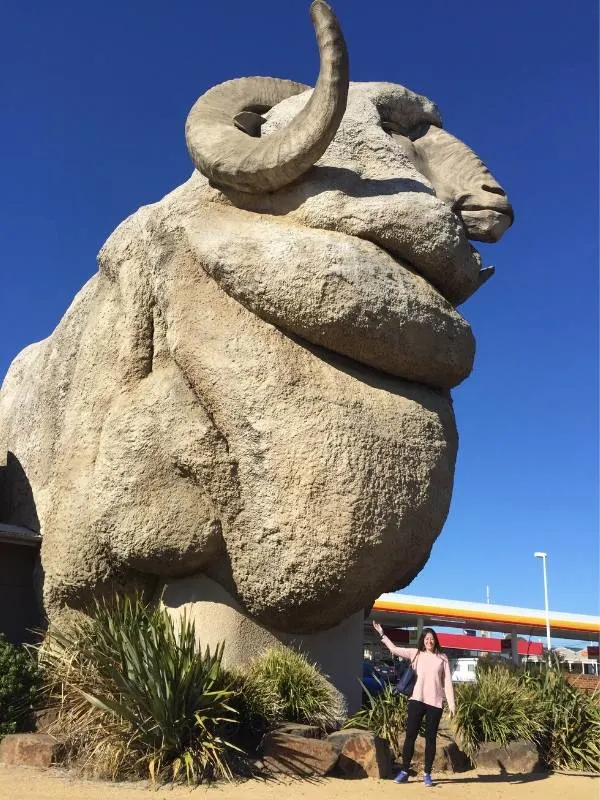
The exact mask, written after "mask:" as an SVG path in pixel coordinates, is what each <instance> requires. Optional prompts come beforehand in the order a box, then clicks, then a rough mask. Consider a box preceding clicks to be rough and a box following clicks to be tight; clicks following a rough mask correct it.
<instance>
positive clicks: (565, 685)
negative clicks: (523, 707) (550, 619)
mask: <svg viewBox="0 0 600 800" xmlns="http://www.w3.org/2000/svg"><path fill="white" fill-rule="evenodd" d="M557 667H558V665H555V668H554V669H546V670H544V671H543V672H541V673H540V672H538V673H529V672H527V673H525V674H524V675H523V677H522V682H523V683H524V684H525V685H526V686H527V687H528V688H529V689H530V690H531V691H533V692H534V693H535V697H536V704H537V706H538V707H539V709H540V711H541V717H542V725H543V733H542V735H541V737H540V749H541V752H542V757H543V759H544V761H545V762H546V763H547V764H548V766H549V767H550V768H551V769H571V770H583V771H591V772H598V773H600V694H599V693H598V692H595V693H594V694H593V695H590V694H587V693H586V692H584V691H582V690H580V689H578V688H577V687H575V686H573V685H572V684H570V683H569V682H568V680H567V678H566V675H565V673H564V672H563V671H562V670H560V669H558V668H557Z"/></svg>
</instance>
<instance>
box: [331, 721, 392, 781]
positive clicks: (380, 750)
mask: <svg viewBox="0 0 600 800" xmlns="http://www.w3.org/2000/svg"><path fill="white" fill-rule="evenodd" d="M327 741H329V742H331V744H332V745H333V746H334V747H335V748H336V750H337V751H338V752H339V754H340V755H339V758H338V762H337V764H336V767H335V774H336V775H341V776H342V777H344V778H390V777H391V775H392V756H391V753H390V748H389V745H388V743H387V741H386V740H385V739H382V738H381V737H380V736H376V735H375V734H374V733H372V731H364V730H359V729H356V728H348V729H347V730H343V731H337V732H336V733H332V734H330V735H329V736H328V737H327Z"/></svg>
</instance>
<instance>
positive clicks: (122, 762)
mask: <svg viewBox="0 0 600 800" xmlns="http://www.w3.org/2000/svg"><path fill="white" fill-rule="evenodd" d="M222 653H223V648H222V646H221V647H218V648H217V650H216V651H215V652H214V653H211V652H210V651H209V649H208V648H207V649H206V650H205V651H204V652H201V651H200V650H199V648H198V646H197V643H196V636H195V631H194V625H193V623H191V622H190V621H189V620H187V619H186V618H185V617H184V618H183V619H182V620H181V621H180V623H178V624H177V625H175V624H174V623H173V621H172V619H171V618H170V617H169V615H168V614H167V613H166V612H165V611H164V610H162V609H160V608H157V607H151V606H148V605H146V604H144V603H143V602H142V601H141V600H140V599H139V598H134V599H128V598H126V599H122V598H116V599H115V601H114V603H113V604H111V605H109V604H107V603H104V602H103V603H97V604H96V605H95V607H94V608H93V611H92V614H91V616H90V617H83V616H78V617H75V618H74V619H71V620H70V621H69V622H68V623H62V624H61V623H59V624H58V625H54V626H51V627H50V628H49V630H48V633H47V636H46V639H45V642H44V644H43V645H42V647H41V649H40V664H41V665H42V667H43V669H44V672H45V678H46V692H47V694H48V695H49V696H50V698H51V699H53V700H54V701H55V702H56V703H57V704H58V707H59V717H58V719H57V722H56V723H55V730H56V732H57V734H58V735H60V736H61V738H62V739H63V740H65V744H66V745H67V750H68V753H69V755H70V757H71V759H77V760H78V762H79V763H81V764H83V766H84V767H85V768H86V769H88V770H91V771H92V772H93V773H94V774H96V775H99V776H103V777H112V778H115V777H117V776H122V777H128V776H134V775H141V774H144V773H147V772H149V773H150V775H151V777H152V778H153V779H155V778H157V777H163V776H165V775H166V774H168V773H170V774H171V776H172V777H173V779H176V778H177V777H178V775H180V774H182V773H185V775H186V777H187V780H188V781H192V780H194V781H197V780H203V779H210V778H214V777H218V776H226V777H231V770H230V767H229V764H228V753H230V752H233V749H234V748H233V746H232V745H231V743H230V742H229V741H227V740H226V739H225V738H224V737H223V735H222V734H223V731H224V729H225V726H226V725H227V724H229V723H231V722H232V721H233V720H234V719H235V712H234V711H233V709H232V708H231V706H230V704H229V701H230V700H231V697H232V694H233V692H232V690H231V689H230V688H229V686H228V685H227V682H226V677H225V673H224V672H223V670H222V668H221V658H222Z"/></svg>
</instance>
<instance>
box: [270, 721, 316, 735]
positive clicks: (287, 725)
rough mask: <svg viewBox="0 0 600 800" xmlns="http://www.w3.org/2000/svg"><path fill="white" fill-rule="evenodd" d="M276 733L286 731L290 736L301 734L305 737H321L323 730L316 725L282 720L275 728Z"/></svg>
mask: <svg viewBox="0 0 600 800" xmlns="http://www.w3.org/2000/svg"><path fill="white" fill-rule="evenodd" d="M275 732H276V733H287V734H290V735H291V736H303V737H304V738H305V739H322V738H323V731H322V730H321V728H319V727H317V726H316V725H302V724H301V723H299V722H283V723H282V724H281V725H278V726H277V728H276V731H275Z"/></svg>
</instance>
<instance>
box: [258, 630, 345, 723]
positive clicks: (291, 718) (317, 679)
mask: <svg viewBox="0 0 600 800" xmlns="http://www.w3.org/2000/svg"><path fill="white" fill-rule="evenodd" d="M253 693H254V701H253V702H255V703H257V702H259V698H260V697H261V695H262V697H263V699H265V700H266V703H265V704H263V705H262V711H261V713H263V712H264V713H265V716H266V717H267V718H268V717H269V716H270V717H271V722H272V723H275V722H277V721H280V720H285V721H287V722H299V723H304V724H307V725H317V726H319V727H320V728H322V729H323V730H330V729H332V728H337V727H339V726H340V724H341V723H342V722H343V721H344V719H345V717H346V704H345V701H344V698H343V696H342V695H341V694H340V692H338V691H337V689H336V688H335V687H334V686H333V685H332V684H331V683H330V682H329V681H328V680H327V678H326V676H325V675H323V673H322V672H321V671H320V670H319V668H318V667H317V666H316V665H315V664H313V663H311V662H310V661H309V660H308V659H307V658H306V656H305V655H304V654H303V653H300V652H298V651H296V650H294V649H293V648H291V647H284V646H283V645H280V646H277V647H273V648H271V649H269V650H267V651H266V652H265V653H263V654H262V655H260V656H259V657H258V658H257V659H256V660H255V661H253V662H252V663H251V664H250V666H249V668H248V670H247V673H246V695H247V697H248V698H250V697H252V694H253ZM268 698H272V700H269V699H268ZM273 700H274V702H273ZM260 703H262V700H261V701H260ZM270 703H272V705H269V704H270Z"/></svg>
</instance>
